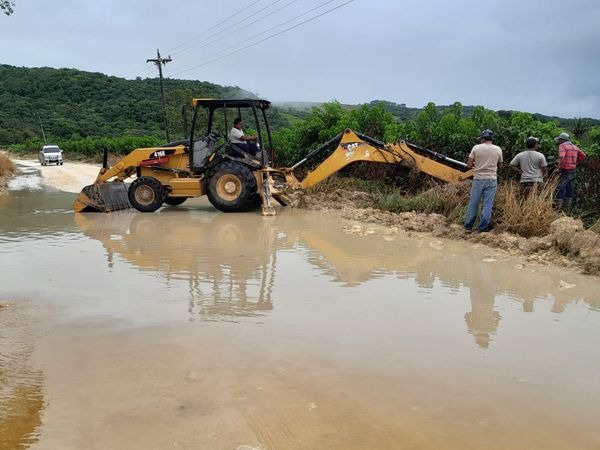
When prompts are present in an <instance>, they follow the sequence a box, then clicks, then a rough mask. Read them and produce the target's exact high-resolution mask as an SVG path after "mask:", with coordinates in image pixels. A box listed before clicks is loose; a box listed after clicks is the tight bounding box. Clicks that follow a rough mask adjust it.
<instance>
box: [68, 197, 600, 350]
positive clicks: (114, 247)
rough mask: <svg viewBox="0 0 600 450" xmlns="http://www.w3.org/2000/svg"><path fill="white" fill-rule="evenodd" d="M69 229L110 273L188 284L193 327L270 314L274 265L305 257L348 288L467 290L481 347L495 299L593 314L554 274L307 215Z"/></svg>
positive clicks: (91, 221) (101, 222)
mask: <svg viewBox="0 0 600 450" xmlns="http://www.w3.org/2000/svg"><path fill="white" fill-rule="evenodd" d="M75 222H76V224H77V226H78V227H79V228H80V229H81V230H82V231H83V232H84V233H85V234H86V235H87V236H89V237H91V238H94V239H97V240H99V241H100V242H101V243H102V245H103V246H104V248H105V251H106V255H107V260H108V264H109V267H112V265H113V264H114V259H115V255H118V256H119V258H122V259H124V260H125V261H128V262H129V263H131V264H132V265H133V266H135V267H137V268H138V269H139V270H141V271H152V272H159V273H161V274H162V275H163V277H165V279H167V280H172V279H178V280H186V281H187V282H188V285H189V294H190V304H189V311H190V317H191V318H192V319H193V318H194V316H195V315H197V314H201V315H205V316H209V317H210V316H220V317H224V316H229V317H230V318H235V317H240V316H259V315H262V314H264V313H265V312H268V311H270V310H271V309H272V308H273V303H274V302H273V286H274V283H275V278H276V274H277V265H278V264H277V258H278V255H280V254H281V253H282V252H286V251H295V252H298V251H304V252H305V254H306V261H308V262H309V263H310V264H311V265H312V266H313V267H314V268H316V269H317V270H319V271H320V272H321V273H322V274H323V275H325V276H328V277H330V278H331V279H332V281H334V282H337V283H340V284H342V285H343V286H346V287H353V286H360V285H362V284H364V283H366V282H369V281H371V280H374V279H377V278H380V277H385V276H390V275H392V276H397V277H399V278H409V279H413V280H414V281H415V283H416V284H417V285H418V286H419V287H420V288H422V289H424V290H425V291H427V292H430V291H432V290H433V289H434V288H433V287H434V284H435V283H436V282H439V283H440V284H441V286H442V288H443V289H445V290H446V291H447V293H448V294H450V295H455V294H457V293H459V292H461V291H464V290H466V289H468V293H469V298H470V304H471V307H470V310H469V311H467V312H466V314H465V322H466V326H467V330H468V332H469V333H471V334H472V335H473V336H474V338H475V341H476V342H477V344H478V345H479V346H481V347H483V348H486V347H488V346H489V344H490V341H491V340H492V338H493V335H494V334H495V333H496V332H497V330H498V327H499V324H500V321H501V319H502V316H501V314H500V313H499V312H498V311H496V310H495V307H494V303H495V301H496V298H497V297H498V296H500V295H508V296H509V297H510V298H511V299H512V300H514V301H517V302H520V303H522V310H523V312H526V313H527V312H533V311H534V303H535V301H537V300H540V299H546V298H548V296H551V297H552V298H553V299H554V306H553V308H552V311H554V312H557V313H560V312H562V311H564V310H565V307H566V305H568V304H569V303H573V302H576V301H578V300H583V301H585V302H587V303H588V304H589V307H590V308H591V309H597V308H598V301H597V300H592V299H591V298H592V297H591V296H589V295H588V294H587V293H586V290H585V289H584V288H581V287H579V286H575V287H573V288H572V289H565V290H561V289H559V288H558V281H559V280H558V279H555V278H553V276H555V275H551V274H550V273H535V274H534V273H532V272H531V271H528V270H522V269H515V268H514V267H513V266H512V265H510V264H508V263H499V262H497V261H494V260H487V262H486V259H484V258H483V256H482V254H481V253H480V252H476V251H472V250H471V249H469V248H461V246H460V245H455V244H447V245H449V247H450V248H449V249H448V250H447V249H443V248H442V249H440V248H439V245H435V246H434V245H430V244H431V243H430V242H429V241H430V240H431V239H432V238H421V241H420V242H417V244H416V246H417V247H418V248H415V240H414V239H409V238H402V237H399V238H397V239H396V241H395V242H391V241H390V239H389V236H386V239H382V236H381V235H377V233H373V234H368V233H363V234H362V235H356V236H348V235H347V234H344V233H343V232H342V225H341V224H340V223H339V222H336V221H334V220H332V219H325V218H323V217H321V216H318V215H317V214H316V213H312V212H308V211H286V212H285V213H284V214H281V215H279V216H277V217H273V218H263V217H261V216H260V215H258V214H236V215H231V214H222V213H215V212H214V211H211V210H207V211H206V212H203V213H197V211H192V210H183V209H176V208H171V209H163V210H161V212H160V213H157V214H140V213H131V212H121V213H113V214H76V215H75ZM436 289H439V288H436Z"/></svg>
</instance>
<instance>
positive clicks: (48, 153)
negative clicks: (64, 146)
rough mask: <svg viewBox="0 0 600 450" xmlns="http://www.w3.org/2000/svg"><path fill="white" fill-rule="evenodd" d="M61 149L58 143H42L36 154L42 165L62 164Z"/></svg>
mask: <svg viewBox="0 0 600 450" xmlns="http://www.w3.org/2000/svg"><path fill="white" fill-rule="evenodd" d="M62 154H63V151H62V150H61V149H60V148H59V147H58V145H44V146H43V147H42V148H41V149H40V153H39V155H38V159H39V161H40V164H41V165H42V166H45V165H47V164H51V163H52V164H56V165H57V166H58V165H59V164H60V165H61V166H62V164H63V156H62Z"/></svg>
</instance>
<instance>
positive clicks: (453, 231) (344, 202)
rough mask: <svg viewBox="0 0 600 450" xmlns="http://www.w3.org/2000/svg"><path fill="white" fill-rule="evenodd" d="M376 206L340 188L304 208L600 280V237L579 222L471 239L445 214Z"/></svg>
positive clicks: (305, 201)
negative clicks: (537, 232)
mask: <svg viewBox="0 0 600 450" xmlns="http://www.w3.org/2000/svg"><path fill="white" fill-rule="evenodd" d="M374 203H375V197H374V196H372V195H370V194H368V193H365V192H352V191H345V190H343V189H338V190H335V191H333V192H328V193H323V192H319V193H314V194H306V195H304V196H303V198H302V200H301V201H300V202H299V204H298V206H299V207H303V208H307V209H312V210H322V211H337V212H339V213H340V214H341V216H342V217H343V218H345V219H350V220H356V221H360V222H366V223H377V224H379V225H384V226H388V227H394V228H396V227H397V228H398V229H401V230H404V231H406V232H417V233H423V232H426V233H431V234H433V235H434V236H439V237H445V238H449V239H465V240H468V241H469V242H473V243H478V244H483V245H488V246H490V247H495V248H500V249H502V250H505V251H507V252H509V253H511V254H515V255H521V256H524V257H525V258H526V259H527V260H528V261H531V262H536V263H542V264H549V263H553V264H559V265H561V266H564V267H571V268H578V269H580V270H581V271H583V272H584V273H587V274H593V275H600V234H598V233H596V232H594V231H592V230H589V229H588V230H585V229H584V226H583V223H582V222H581V220H579V219H573V218H572V217H566V216H563V217H560V218H558V219H556V220H555V221H553V222H552V224H551V225H550V233H549V234H548V235H546V236H542V237H532V238H525V237H522V236H518V235H515V234H511V233H506V232H497V231H492V232H490V233H474V234H468V233H465V231H464V229H463V227H462V226H461V225H459V224H456V223H450V222H449V221H448V219H447V218H446V217H444V216H442V215H439V214H424V213H417V212H404V213H393V212H389V211H381V210H379V209H375V208H373V207H372V205H373V204H374Z"/></svg>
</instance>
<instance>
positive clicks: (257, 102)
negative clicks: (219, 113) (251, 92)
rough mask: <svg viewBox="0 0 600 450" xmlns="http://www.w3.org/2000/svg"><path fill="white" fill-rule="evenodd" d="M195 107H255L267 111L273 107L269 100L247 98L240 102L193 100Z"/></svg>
mask: <svg viewBox="0 0 600 450" xmlns="http://www.w3.org/2000/svg"><path fill="white" fill-rule="evenodd" d="M192 105H193V106H201V107H203V108H208V109H211V110H214V109H218V108H251V107H252V105H254V107H255V108H257V109H262V110H267V109H269V107H270V106H271V102H270V101H268V100H261V99H256V98H245V99H239V100H224V99H214V98H195V99H193V100H192Z"/></svg>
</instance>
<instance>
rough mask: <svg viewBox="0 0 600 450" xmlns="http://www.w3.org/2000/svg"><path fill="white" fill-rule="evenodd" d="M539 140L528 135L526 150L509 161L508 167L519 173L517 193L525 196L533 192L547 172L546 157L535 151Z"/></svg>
mask: <svg viewBox="0 0 600 450" xmlns="http://www.w3.org/2000/svg"><path fill="white" fill-rule="evenodd" d="M539 142H540V140H539V139H538V138H536V137H533V136H531V137H528V138H527V141H525V145H526V146H527V150H524V151H522V152H521V153H519V154H518V155H517V156H515V157H514V158H513V160H512V161H511V162H510V168H511V169H513V170H515V171H516V172H519V173H520V174H521V180H520V183H519V193H520V194H521V197H526V196H527V195H528V194H529V193H530V192H532V191H533V192H535V191H536V190H537V187H538V186H539V185H540V184H541V183H542V182H543V181H544V177H545V176H546V175H547V174H548V163H547V162H546V157H545V156H544V155H543V154H542V153H540V152H538V151H537V149H538V143H539Z"/></svg>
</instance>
